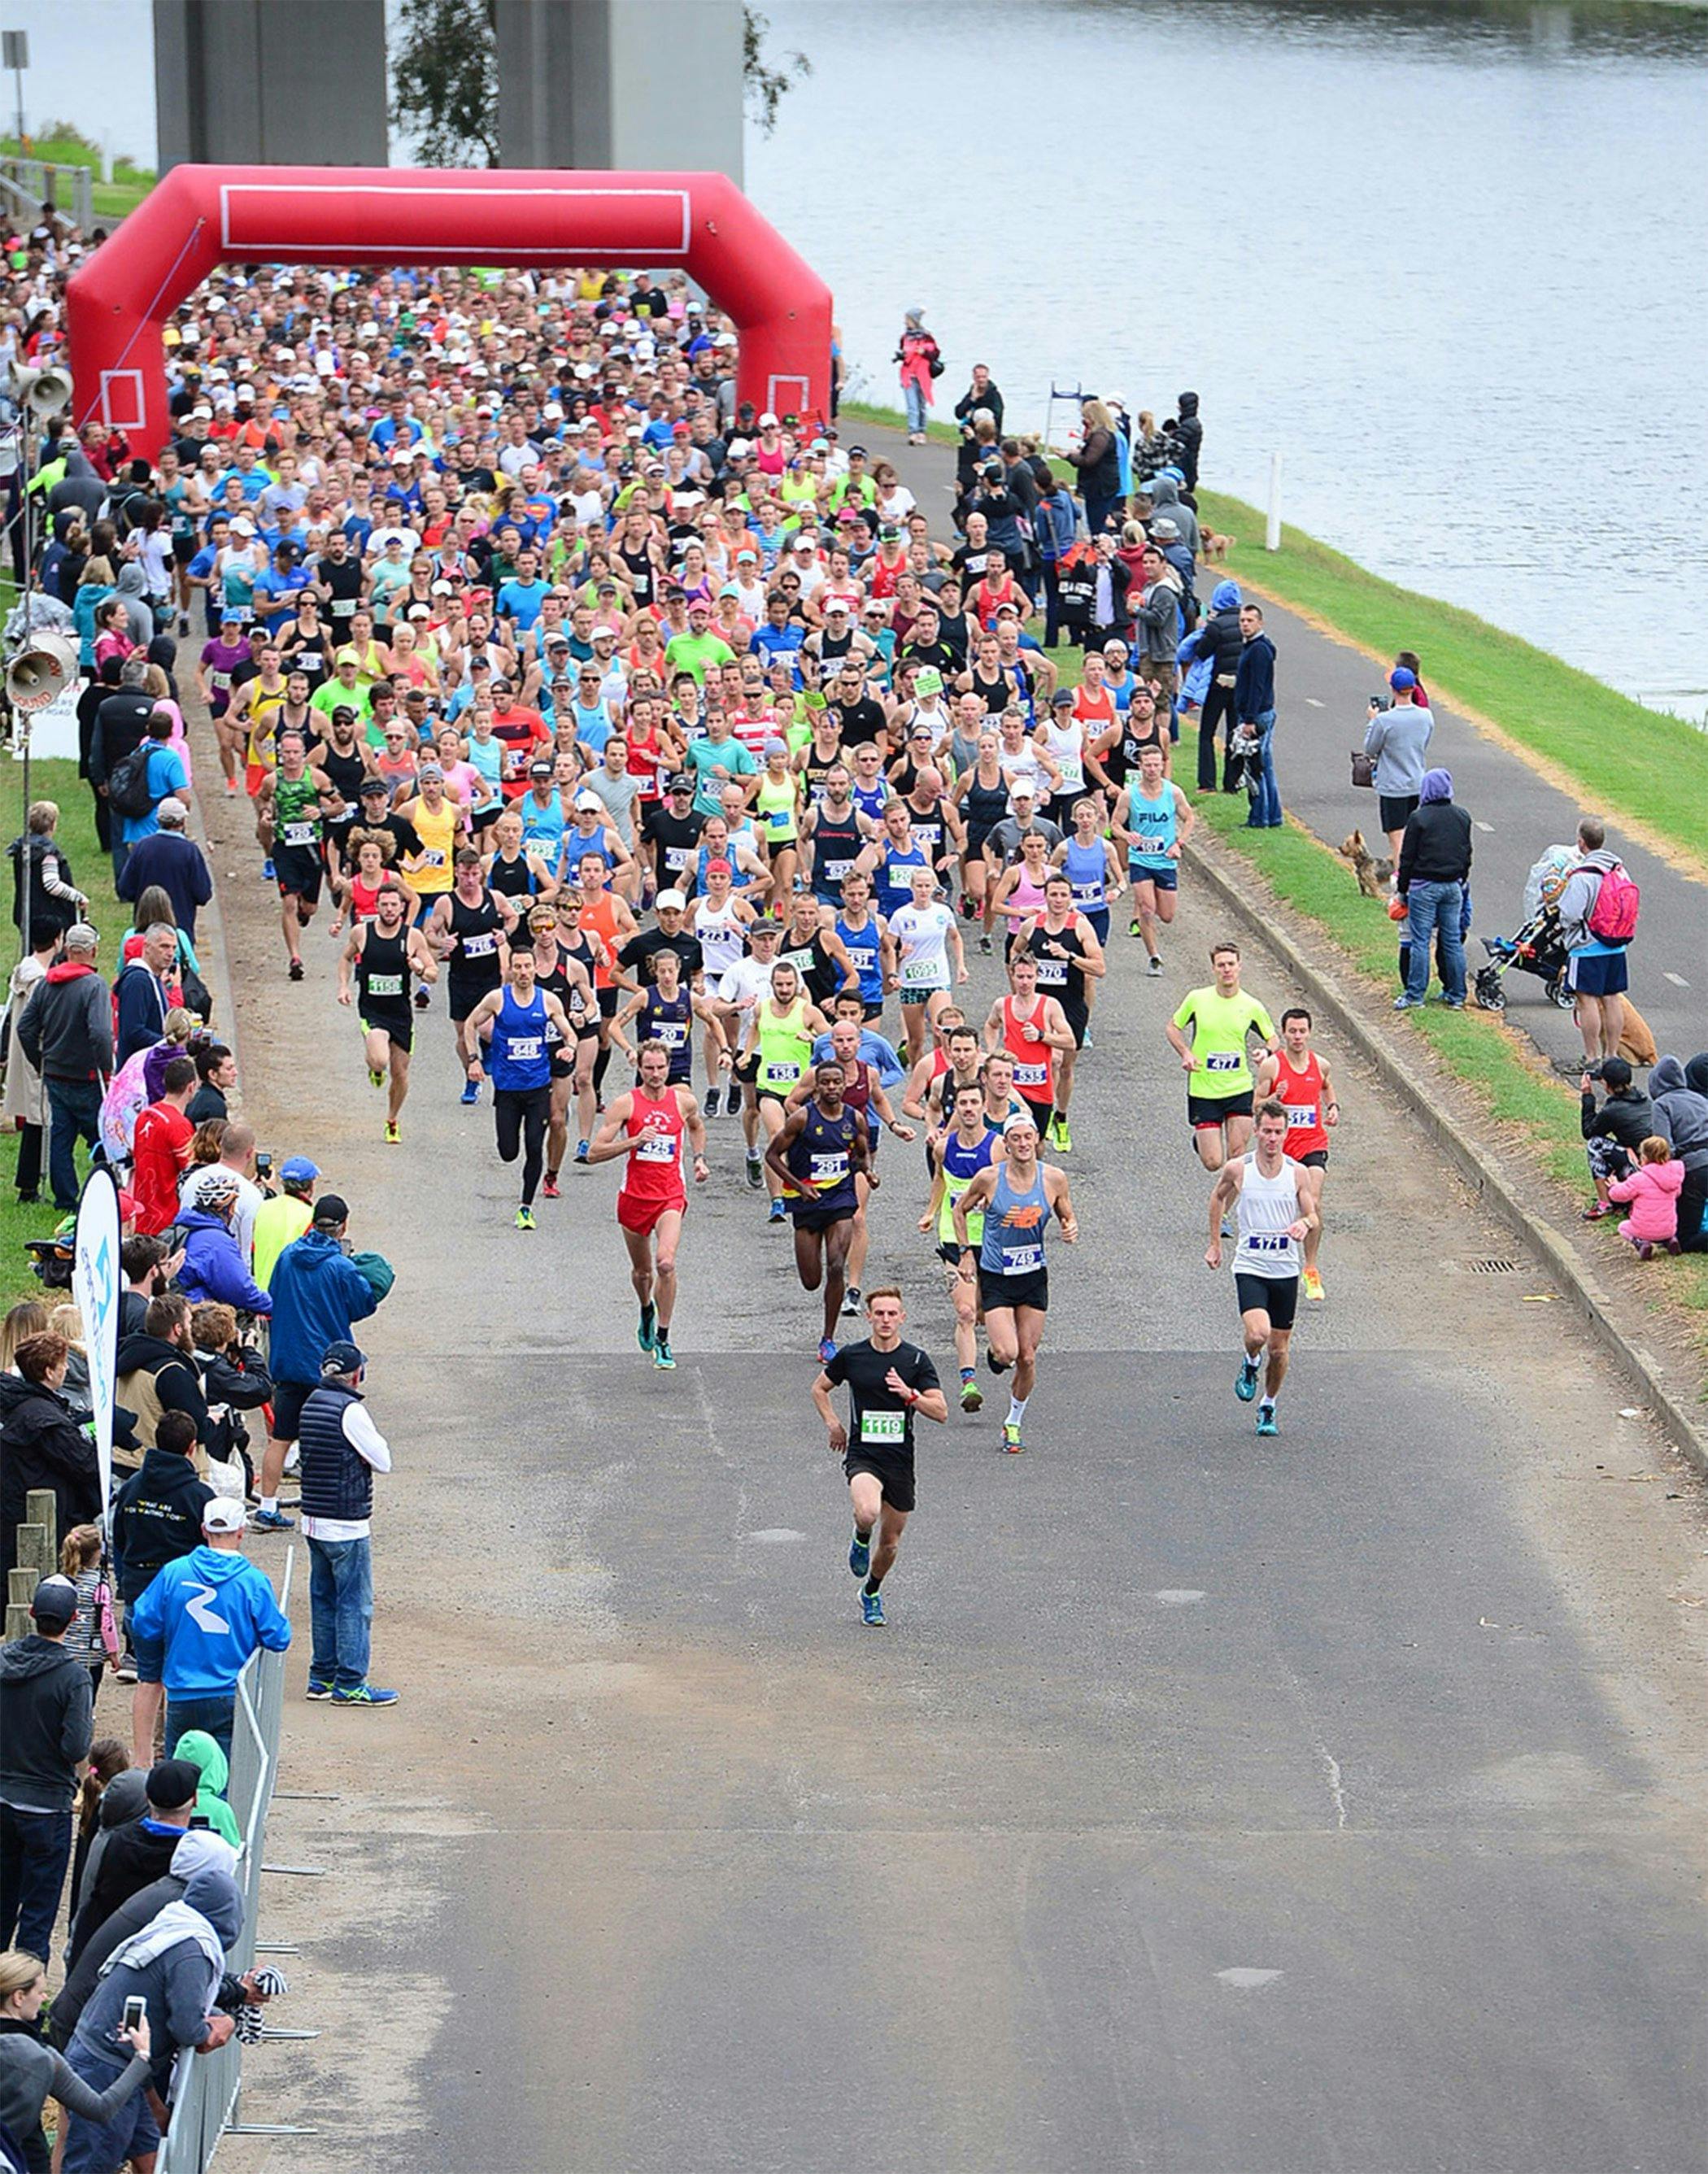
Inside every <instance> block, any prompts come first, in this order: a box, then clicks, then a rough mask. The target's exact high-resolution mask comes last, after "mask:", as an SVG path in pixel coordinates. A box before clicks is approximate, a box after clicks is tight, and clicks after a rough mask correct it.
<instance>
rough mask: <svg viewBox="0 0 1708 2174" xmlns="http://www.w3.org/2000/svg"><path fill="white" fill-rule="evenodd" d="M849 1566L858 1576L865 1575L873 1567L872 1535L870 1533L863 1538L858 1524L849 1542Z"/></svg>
mask: <svg viewBox="0 0 1708 2174" xmlns="http://www.w3.org/2000/svg"><path fill="white" fill-rule="evenodd" d="M848 1567H849V1569H850V1570H851V1571H853V1573H854V1575H855V1576H856V1577H864V1576H865V1575H866V1573H867V1571H869V1570H870V1569H871V1567H872V1535H871V1533H868V1534H867V1535H866V1537H865V1539H863V1540H862V1539H861V1537H860V1528H859V1527H858V1526H856V1527H855V1528H854V1537H853V1539H851V1540H850V1541H849V1543H848Z"/></svg>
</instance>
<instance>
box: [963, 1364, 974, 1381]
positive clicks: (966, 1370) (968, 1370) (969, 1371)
mask: <svg viewBox="0 0 1708 2174" xmlns="http://www.w3.org/2000/svg"><path fill="white" fill-rule="evenodd" d="M977 1371H978V1368H977V1367H976V1366H963V1367H962V1368H961V1370H960V1377H961V1380H962V1381H963V1382H970V1381H971V1379H972V1378H973V1376H974V1375H975V1374H976V1373H977Z"/></svg>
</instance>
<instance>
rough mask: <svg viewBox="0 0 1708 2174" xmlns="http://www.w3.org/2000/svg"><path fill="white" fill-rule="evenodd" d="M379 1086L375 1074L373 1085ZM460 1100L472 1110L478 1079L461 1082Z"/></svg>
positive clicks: (476, 1098) (378, 1077) (475, 1101)
mask: <svg viewBox="0 0 1708 2174" xmlns="http://www.w3.org/2000/svg"><path fill="white" fill-rule="evenodd" d="M374 1084H375V1085H376V1087H377V1086H378V1085H379V1084H380V1075H379V1073H377V1072H376V1073H375V1074H374ZM462 1100H463V1103H464V1105H465V1106H466V1107H468V1108H469V1109H473V1106H474V1105H475V1104H476V1103H477V1102H478V1101H479V1100H480V1082H479V1081H478V1079H465V1080H464V1081H463V1083H462Z"/></svg>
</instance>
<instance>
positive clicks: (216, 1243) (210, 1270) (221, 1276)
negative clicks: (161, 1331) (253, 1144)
mask: <svg viewBox="0 0 1708 2174" xmlns="http://www.w3.org/2000/svg"><path fill="white" fill-rule="evenodd" d="M237 1192H238V1187H237V1180H236V1177H235V1175H233V1174H232V1173H230V1172H229V1171H216V1174H215V1175H214V1176H212V1177H204V1178H203V1181H202V1182H201V1185H200V1187H199V1188H198V1190H197V1195H196V1205H195V1206H194V1207H193V1208H183V1209H180V1210H179V1211H178V1228H179V1229H180V1230H182V1231H183V1232H184V1234H185V1236H184V1265H183V1267H182V1268H180V1269H179V1271H178V1288H179V1290H181V1291H182V1292H183V1294H184V1295H185V1297H186V1298H187V1299H188V1300H189V1301H191V1303H192V1305H199V1304H201V1303H202V1301H203V1300H207V1299H212V1300H213V1301H215V1303H217V1304H218V1305H220V1306H230V1307H232V1308H233V1309H234V1311H237V1312H239V1313H262V1314H270V1313H271V1312H272V1311H273V1300H272V1298H271V1297H270V1296H269V1295H268V1293H267V1292H266V1291H264V1290H262V1288H261V1286H260V1284H258V1283H257V1282H256V1280H255V1279H254V1277H253V1276H252V1275H251V1274H250V1272H249V1266H248V1263H246V1261H245V1259H244V1257H243V1251H242V1248H241V1247H240V1246H239V1244H238V1242H237V1236H236V1233H235V1231H234V1230H233V1229H232V1227H231V1219H232V1217H233V1216H234V1215H235V1213H236V1211H237Z"/></svg>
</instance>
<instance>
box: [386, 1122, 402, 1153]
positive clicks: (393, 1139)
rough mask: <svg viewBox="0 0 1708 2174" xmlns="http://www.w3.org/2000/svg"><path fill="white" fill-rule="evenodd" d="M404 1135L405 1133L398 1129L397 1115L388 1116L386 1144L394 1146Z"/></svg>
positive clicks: (390, 1146) (389, 1146)
mask: <svg viewBox="0 0 1708 2174" xmlns="http://www.w3.org/2000/svg"><path fill="white" fill-rule="evenodd" d="M402 1138H403V1134H402V1133H400V1132H399V1131H398V1130H397V1119H396V1118H395V1117H387V1118H386V1146H387V1147H388V1148H394V1147H396V1146H397V1143H398V1141H399V1140H400V1139H402Z"/></svg>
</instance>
